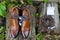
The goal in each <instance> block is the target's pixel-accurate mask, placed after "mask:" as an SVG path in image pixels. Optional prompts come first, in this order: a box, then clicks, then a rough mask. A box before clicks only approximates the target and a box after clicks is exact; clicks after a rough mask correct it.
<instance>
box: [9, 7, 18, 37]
mask: <svg viewBox="0 0 60 40" xmlns="http://www.w3.org/2000/svg"><path fill="white" fill-rule="evenodd" d="M18 15H19V9H18V7H13V8H12V10H11V14H10V33H11V36H12V37H13V38H15V37H16V36H17V34H18V31H19V25H18V17H19V16H18Z"/></svg>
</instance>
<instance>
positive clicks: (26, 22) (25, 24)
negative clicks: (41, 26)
mask: <svg viewBox="0 0 60 40" xmlns="http://www.w3.org/2000/svg"><path fill="white" fill-rule="evenodd" d="M22 20H23V21H22V26H21V31H22V36H23V38H27V37H28V35H29V31H30V10H29V9H28V8H24V9H23V10H22Z"/></svg>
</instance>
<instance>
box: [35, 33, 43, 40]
mask: <svg viewBox="0 0 60 40" xmlns="http://www.w3.org/2000/svg"><path fill="white" fill-rule="evenodd" d="M36 39H37V40H44V35H43V34H42V33H39V34H37V36H36Z"/></svg>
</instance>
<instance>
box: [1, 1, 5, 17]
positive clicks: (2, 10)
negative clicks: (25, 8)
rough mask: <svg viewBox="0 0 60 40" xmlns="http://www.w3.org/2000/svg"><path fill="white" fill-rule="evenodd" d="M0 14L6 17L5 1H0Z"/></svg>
mask: <svg viewBox="0 0 60 40" xmlns="http://www.w3.org/2000/svg"><path fill="white" fill-rule="evenodd" d="M0 16H2V17H6V1H3V2H1V3H0Z"/></svg>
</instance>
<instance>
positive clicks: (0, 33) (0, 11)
mask: <svg viewBox="0 0 60 40" xmlns="http://www.w3.org/2000/svg"><path fill="white" fill-rule="evenodd" d="M0 16H2V17H3V18H6V0H4V1H2V2H1V3H0ZM5 29H6V26H4V25H2V26H1V27H0V40H5V39H4V38H5V34H4V32H5Z"/></svg>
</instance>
